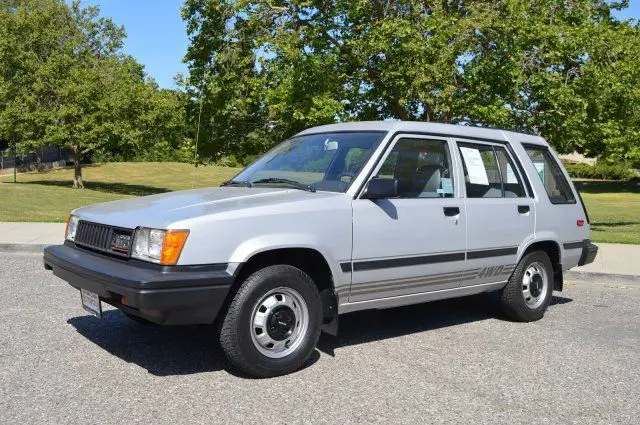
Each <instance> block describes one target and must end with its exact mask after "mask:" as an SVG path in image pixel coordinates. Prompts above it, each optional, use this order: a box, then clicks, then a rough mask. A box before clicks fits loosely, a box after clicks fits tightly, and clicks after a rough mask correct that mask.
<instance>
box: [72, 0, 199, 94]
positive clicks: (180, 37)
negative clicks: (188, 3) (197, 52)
mask: <svg viewBox="0 0 640 425" xmlns="http://www.w3.org/2000/svg"><path fill="white" fill-rule="evenodd" d="M182 3H183V1H182V0H83V1H82V5H83V6H90V5H91V6H93V5H95V6H99V7H100V15H101V16H104V17H110V18H111V19H112V20H113V21H114V22H115V23H116V24H117V25H124V28H125V31H126V32H127V38H126V40H125V42H124V51H125V53H128V54H130V55H131V56H133V57H134V58H136V59H137V60H138V62H140V63H141V64H143V65H144V66H145V71H146V72H147V74H149V75H150V76H152V77H153V78H154V79H155V80H156V82H157V83H158V84H159V85H160V87H162V88H175V84H174V81H173V77H174V76H175V75H176V74H178V73H179V72H182V73H183V74H185V75H186V74H187V73H188V71H187V66H186V65H185V64H184V63H183V62H182V59H183V58H184V55H185V53H186V52H187V47H188V45H189V39H188V37H187V30H186V27H185V23H184V21H183V20H182V18H181V17H180V6H181V5H182Z"/></svg>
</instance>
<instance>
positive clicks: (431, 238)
mask: <svg viewBox="0 0 640 425" xmlns="http://www.w3.org/2000/svg"><path fill="white" fill-rule="evenodd" d="M453 148H454V146H453V145H452V143H451V142H449V141H448V139H446V138H438V137H431V136H429V137H424V136H418V135H400V136H397V137H396V138H395V139H394V140H393V142H392V143H391V145H390V146H389V147H388V148H387V150H386V153H385V154H384V155H383V157H382V159H381V161H380V162H379V164H378V165H377V166H376V169H374V171H373V173H372V176H378V177H381V178H396V179H397V180H398V191H399V195H400V196H399V197H398V198H395V199H380V200H375V201H372V200H370V199H355V200H354V201H353V256H352V258H353V264H352V267H353V275H352V276H353V278H352V285H351V295H350V298H349V301H350V302H359V301H367V300H374V299H380V298H386V297H401V296H406V295H412V294H418V293H423V292H430V291H436V290H442V289H450V288H455V287H457V286H458V285H459V283H460V279H461V276H462V272H463V270H464V264H465V254H464V250H465V228H466V217H465V214H464V200H463V199H462V198H461V196H460V193H459V189H457V188H456V184H457V183H458V182H457V181H455V179H454V176H455V175H458V174H457V165H455V162H454V161H453V159H452V155H451V153H452V151H453Z"/></svg>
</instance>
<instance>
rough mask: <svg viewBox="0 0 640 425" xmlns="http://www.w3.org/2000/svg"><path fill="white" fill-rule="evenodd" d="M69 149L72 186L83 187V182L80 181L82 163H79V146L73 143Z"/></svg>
mask: <svg viewBox="0 0 640 425" xmlns="http://www.w3.org/2000/svg"><path fill="white" fill-rule="evenodd" d="M71 150H72V152H73V188H74V189H84V183H83V182H82V164H81V163H80V160H81V159H82V154H81V153H80V148H78V146H77V145H75V144H74V145H73V146H72V147H71Z"/></svg>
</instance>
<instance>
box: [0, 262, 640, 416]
mask: <svg viewBox="0 0 640 425" xmlns="http://www.w3.org/2000/svg"><path fill="white" fill-rule="evenodd" d="M555 295H556V296H555V297H554V299H553V302H552V306H551V307H550V309H549V311H548V312H547V315H546V317H545V318H544V319H543V320H542V321H540V322H536V323H529V324H522V323H513V322H508V321H505V320H503V319H501V317H500V316H499V315H498V314H497V313H496V312H495V309H494V306H493V304H492V303H493V300H492V298H491V297H487V296H478V297H469V298H465V299H459V300H450V301H443V302H437V303H431V304H423V305H419V306H411V307H406V308H399V309H393V310H385V311H373V312H362V313H355V314H351V315H347V316H343V317H342V318H341V323H340V336H338V337H332V336H328V335H323V336H322V337H321V340H320V343H319V346H318V349H317V351H316V352H315V353H314V356H313V357H312V359H311V361H310V362H309V364H308V365H307V366H306V367H305V368H304V369H303V370H301V371H299V372H297V373H294V374H292V375H289V376H284V377H280V378H275V379H269V380H254V379H247V378H244V377H241V376H237V375H236V374H234V373H233V371H229V370H227V368H226V365H225V364H224V362H223V360H222V356H221V354H220V352H219V350H218V349H217V348H216V344H215V342H214V335H213V329H212V328H211V327H210V326H195V327H183V328H163V327H150V326H142V325H139V324H137V323H135V322H132V321H130V320H128V319H126V318H125V317H124V316H123V315H122V314H121V313H119V312H118V311H117V310H109V311H106V313H105V316H104V319H102V320H99V319H96V318H93V317H90V316H88V315H87V314H85V313H84V311H83V310H82V308H81V307H80V296H79V293H78V292H77V291H76V290H74V289H72V288H71V287H69V286H68V285H67V284H66V283H65V282H63V281H61V280H59V279H57V278H55V277H53V275H52V274H51V272H47V271H45V270H44V269H43V268H42V259H41V256H39V255H34V254H23V255H20V254H0V423H3V424H9V423H11V424H14V423H15V424H19V423H25V424H26V423H56V424H61V423H98V422H99V423H120V422H125V421H126V422H140V423H153V424H160V423H172V424H176V423H219V422H262V423H300V422H306V423H317V422H331V423H345V422H383V421H384V422H386V421H390V420H392V421H394V422H399V423H434V422H435V423H526V424H533V423H535V424H558V423H576V424H584V423H602V424H611V423H628V424H637V423H638V417H640V407H639V404H640V326H639V325H638V323H639V321H640V284H629V283H627V284H621V283H617V282H616V281H615V279H613V280H610V281H602V282H591V283H580V282H570V283H569V284H567V286H566V289H565V291H564V292H562V293H556V294H555Z"/></svg>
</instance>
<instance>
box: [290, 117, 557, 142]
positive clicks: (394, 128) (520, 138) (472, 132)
mask: <svg viewBox="0 0 640 425" xmlns="http://www.w3.org/2000/svg"><path fill="white" fill-rule="evenodd" d="M342 131H385V132H398V131H407V132H422V133H436V134H441V135H447V136H453V137H456V136H457V137H468V138H476V139H478V138H479V139H490V140H499V141H510V142H520V143H533V144H538V145H545V146H546V145H547V143H546V142H545V140H544V139H543V138H542V137H540V136H535V135H532V134H526V133H519V132H516V131H511V130H503V129H494V128H485V127H476V126H470V125H455V124H443V123H436V122H418V121H355V122H344V123H337V124H328V125H321V126H319V127H312V128H308V129H306V130H304V131H301V132H300V133H298V134H297V135H298V136H302V135H305V134H314V133H334V132H342Z"/></svg>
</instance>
